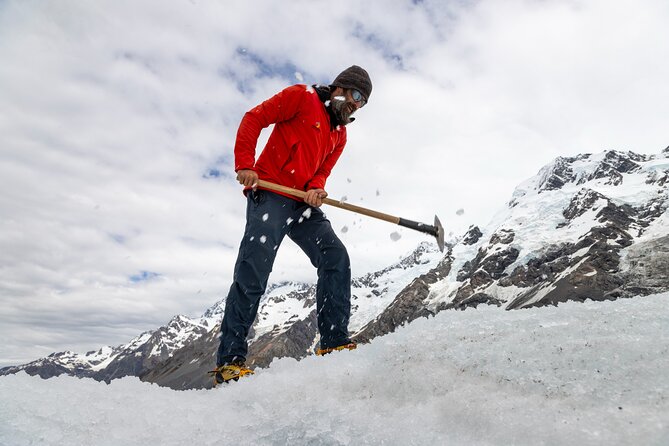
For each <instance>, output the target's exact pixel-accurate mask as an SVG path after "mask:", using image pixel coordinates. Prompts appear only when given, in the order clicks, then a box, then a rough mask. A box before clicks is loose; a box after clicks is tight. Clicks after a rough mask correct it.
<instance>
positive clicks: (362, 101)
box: [351, 88, 367, 107]
mask: <svg viewBox="0 0 669 446" xmlns="http://www.w3.org/2000/svg"><path fill="white" fill-rule="evenodd" d="M351 98H352V99H353V100H354V101H355V102H359V103H360V107H364V106H365V104H366V103H367V101H366V100H365V97H364V96H363V95H362V93H360V92H359V91H358V90H356V89H355V88H351Z"/></svg>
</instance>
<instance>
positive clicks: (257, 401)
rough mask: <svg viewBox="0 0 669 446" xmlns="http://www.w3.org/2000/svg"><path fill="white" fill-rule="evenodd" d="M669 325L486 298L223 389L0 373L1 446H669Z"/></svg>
mask: <svg viewBox="0 0 669 446" xmlns="http://www.w3.org/2000/svg"><path fill="white" fill-rule="evenodd" d="M641 322H642V323H641ZM667 324H669V293H662V294H656V295H652V296H644V297H637V298H634V299H618V300H616V301H604V302H593V301H586V302H583V303H581V302H566V303H564V304H561V305H560V306H559V307H554V306H548V307H541V308H528V309H525V310H523V311H504V310H503V309H500V308H497V307H496V306H494V305H490V306H488V305H479V306H478V308H476V309H468V310H467V311H443V312H441V313H439V314H437V315H436V316H435V317H430V318H418V319H416V320H415V321H413V322H412V323H411V324H407V325H405V326H402V327H398V329H397V331H396V332H394V333H391V334H389V335H386V336H381V337H379V338H376V339H375V340H374V342H373V343H371V344H367V345H361V346H360V347H358V348H357V349H356V350H354V351H344V352H337V353H333V354H331V355H328V356H326V357H317V356H314V355H311V356H308V357H306V358H304V359H302V360H300V361H297V360H295V359H293V358H281V359H277V360H275V361H273V362H272V364H271V365H270V366H269V368H264V369H256V373H255V374H254V375H252V376H250V375H247V376H246V377H244V378H242V379H240V380H239V381H238V382H233V383H230V384H228V385H223V386H218V387H217V388H215V389H213V390H204V389H200V390H181V391H175V390H172V389H168V388H166V387H160V386H157V385H155V384H150V383H147V382H141V381H140V380H139V379H138V378H137V377H134V376H133V377H125V378H122V379H116V380H113V381H112V382H111V383H110V384H105V383H104V382H97V381H94V380H92V379H78V378H75V377H71V376H66V375H61V376H59V377H55V378H51V379H46V380H45V379H41V378H39V377H38V376H28V375H27V374H26V373H25V372H21V373H19V374H16V375H10V376H2V377H0V394H1V395H2V398H3V404H2V405H0V421H3V422H2V423H0V443H2V444H7V445H12V446H24V445H25V446H27V445H34V444H39V445H44V446H46V445H56V446H61V445H63V444H95V445H99V446H106V445H110V446H116V445H119V444H122V445H126V444H160V445H164V446H172V445H176V446H181V445H184V444H194V445H217V444H221V443H222V441H221V440H222V439H224V441H223V443H225V444H244V445H248V444H251V445H286V444H290V445H332V446H334V445H380V444H382V445H402V446H404V445H407V446H409V445H428V444H444V445H472V446H491V445H516V446H521V445H532V446H534V445H579V446H601V445H655V446H659V445H666V444H667V443H669V379H668V378H667V373H666V370H667V367H669V332H667V330H666V327H667ZM398 351H399V352H403V354H397V353H398ZM296 376H299V379H295V377H296ZM231 407H234V409H235V410H230V408H231ZM212 414H225V416H220V417H218V418H217V419H216V421H215V422H212Z"/></svg>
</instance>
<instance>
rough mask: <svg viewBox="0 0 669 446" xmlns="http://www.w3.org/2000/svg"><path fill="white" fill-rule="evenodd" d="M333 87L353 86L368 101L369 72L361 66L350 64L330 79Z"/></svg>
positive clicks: (370, 89)
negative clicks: (333, 78)
mask: <svg viewBox="0 0 669 446" xmlns="http://www.w3.org/2000/svg"><path fill="white" fill-rule="evenodd" d="M332 85H333V86H334V87H342V88H355V89H356V90H358V91H359V92H360V93H362V95H363V96H364V97H365V101H369V96H370V95H371V94H372V80H371V79H370V78H369V74H367V71H365V70H364V69H363V68H360V67H359V66H357V65H352V66H350V67H348V68H347V69H345V70H344V71H342V72H341V73H339V75H338V76H337V77H336V78H335V80H334V81H332Z"/></svg>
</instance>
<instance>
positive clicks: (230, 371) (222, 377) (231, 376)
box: [209, 362, 254, 387]
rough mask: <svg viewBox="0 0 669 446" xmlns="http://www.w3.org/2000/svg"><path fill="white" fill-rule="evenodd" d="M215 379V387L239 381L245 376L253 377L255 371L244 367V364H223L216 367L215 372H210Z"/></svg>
mask: <svg viewBox="0 0 669 446" xmlns="http://www.w3.org/2000/svg"><path fill="white" fill-rule="evenodd" d="M209 374H210V375H212V376H213V377H214V387H216V386H217V385H218V384H223V383H227V382H229V381H232V380H234V381H238V380H239V378H241V377H242V376H244V375H253V374H254V372H253V370H251V369H249V368H248V367H246V365H244V363H243V362H233V363H230V364H223V365H220V366H218V367H216V369H215V370H212V371H211V372H209Z"/></svg>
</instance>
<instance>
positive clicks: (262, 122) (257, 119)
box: [235, 85, 306, 184]
mask: <svg viewBox="0 0 669 446" xmlns="http://www.w3.org/2000/svg"><path fill="white" fill-rule="evenodd" d="M305 97H306V87H304V86H301V85H293V86H292V87H288V88H286V89H284V90H282V91H280V92H279V93H277V94H276V95H274V96H272V97H271V98H269V99H267V100H266V101H264V102H263V103H262V104H260V105H258V106H256V107H254V108H252V109H251V110H249V111H248V112H246V114H244V117H243V118H242V122H241V123H240V124H239V129H238V130H237V139H236V140H235V172H238V173H239V171H241V170H253V167H254V166H255V154H256V145H257V144H258V137H259V136H260V132H261V131H262V129H264V128H266V127H269V126H270V125H271V124H274V123H277V122H281V121H285V120H288V119H290V118H292V117H294V116H295V115H297V114H298V112H299V111H300V108H301V107H302V103H303V102H304V100H305ZM243 176H245V175H244V174H243ZM237 179H238V180H239V181H240V183H241V182H242V181H241V180H240V178H239V175H238V178H237ZM256 179H257V177H256ZM242 184H244V183H242Z"/></svg>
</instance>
